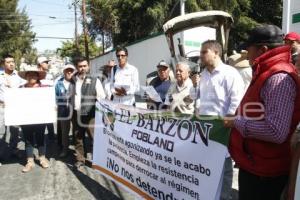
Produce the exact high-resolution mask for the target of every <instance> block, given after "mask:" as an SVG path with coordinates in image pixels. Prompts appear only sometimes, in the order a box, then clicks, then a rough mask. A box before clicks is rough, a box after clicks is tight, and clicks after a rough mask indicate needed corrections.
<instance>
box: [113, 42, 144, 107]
mask: <svg viewBox="0 0 300 200" xmlns="http://www.w3.org/2000/svg"><path fill="white" fill-rule="evenodd" d="M116 57H117V59H118V65H117V66H115V67H113V68H112V69H111V79H110V85H111V93H112V100H113V102H115V103H121V104H125V105H134V104H135V97H134V94H135V93H136V92H138V91H139V88H140V85H139V74H138V70H137V68H136V67H135V66H133V65H130V64H129V63H128V61H127V58H128V51H127V49H126V48H125V47H117V49H116Z"/></svg>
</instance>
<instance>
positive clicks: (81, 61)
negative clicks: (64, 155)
mask: <svg viewBox="0 0 300 200" xmlns="http://www.w3.org/2000/svg"><path fill="white" fill-rule="evenodd" d="M75 66H76V69H77V72H76V73H75V74H74V76H73V77H72V80H73V81H74V83H75V98H74V100H75V102H74V112H73V116H72V125H73V131H74V135H75V151H76V160H77V162H76V164H75V166H76V167H77V168H78V169H80V170H81V167H82V166H83V165H84V163H85V160H86V159H85V157H84V146H83V145H84V143H83V139H84V136H85V132H87V133H88V135H89V137H90V138H91V139H93V131H92V130H93V126H94V117H95V103H96V101H97V100H100V99H104V98H105V92H104V89H103V87H102V84H101V82H100V80H99V79H98V77H96V76H92V74H90V67H89V63H88V61H87V60H86V59H85V58H78V59H77V60H76V61H75Z"/></svg>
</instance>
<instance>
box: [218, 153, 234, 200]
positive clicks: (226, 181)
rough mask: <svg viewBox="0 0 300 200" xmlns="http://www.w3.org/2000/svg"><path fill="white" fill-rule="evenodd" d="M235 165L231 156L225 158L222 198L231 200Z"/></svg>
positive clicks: (222, 199)
mask: <svg viewBox="0 0 300 200" xmlns="http://www.w3.org/2000/svg"><path fill="white" fill-rule="evenodd" d="M232 177H233V166H232V160H231V157H228V158H225V163H224V176H223V184H222V190H221V197H220V199H221V200H229V199H230V196H231V190H232Z"/></svg>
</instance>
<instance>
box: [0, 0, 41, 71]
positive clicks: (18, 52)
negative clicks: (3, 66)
mask: <svg viewBox="0 0 300 200" xmlns="http://www.w3.org/2000/svg"><path fill="white" fill-rule="evenodd" d="M17 4H18V0H0V55H3V54H7V53H9V54H12V55H13V56H14V57H15V60H16V61H17V65H18V64H19V62H20V59H21V57H23V56H26V55H29V54H31V53H33V52H34V49H33V48H32V45H33V42H34V41H35V34H34V33H33V32H32V31H31V28H32V27H31V21H30V20H29V19H28V16H27V14H26V12H25V10H22V11H19V10H18V9H17Z"/></svg>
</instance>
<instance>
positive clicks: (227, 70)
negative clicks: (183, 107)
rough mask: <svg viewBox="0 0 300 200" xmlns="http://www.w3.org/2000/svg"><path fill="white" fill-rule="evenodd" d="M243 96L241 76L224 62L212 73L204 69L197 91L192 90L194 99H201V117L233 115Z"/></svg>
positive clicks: (199, 111) (199, 110)
mask: <svg viewBox="0 0 300 200" xmlns="http://www.w3.org/2000/svg"><path fill="white" fill-rule="evenodd" d="M195 94H198V97H196V95H195ZM243 94H244V82H243V80H242V77H241V75H240V74H239V73H238V71H237V70H236V69H235V68H233V67H231V66H229V65H226V64H224V63H222V62H221V63H220V64H219V65H218V66H217V67H216V68H215V69H214V70H213V71H212V72H209V71H208V70H207V69H204V71H203V72H202V73H201V78H200V83H199V84H198V86H197V88H196V91H195V88H192V89H191V96H192V97H193V98H194V99H199V97H200V106H199V108H198V114H199V115H215V116H221V117H224V116H226V115H233V114H234V113H235V111H236V109H237V107H238V106H239V103H240V101H241V99H242V97H243Z"/></svg>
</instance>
